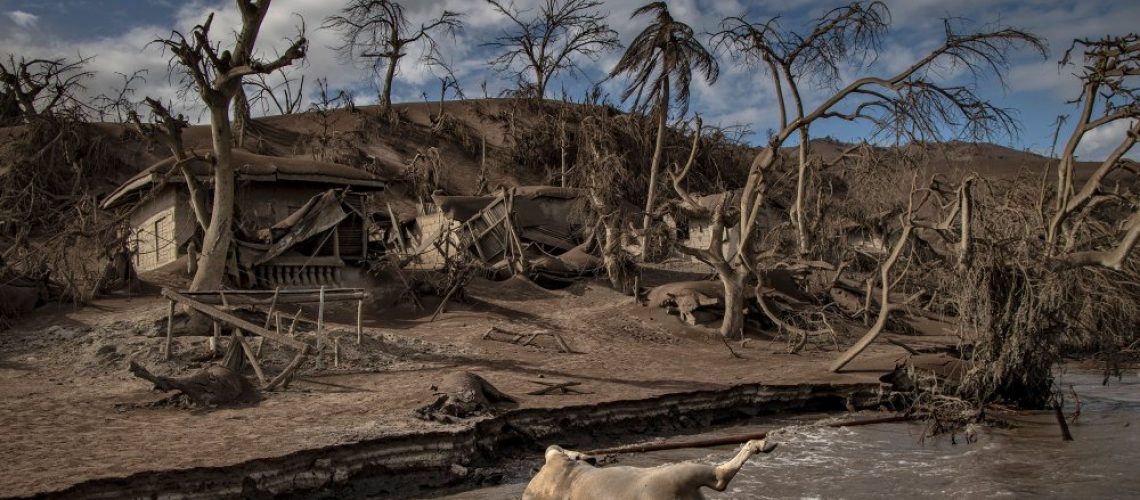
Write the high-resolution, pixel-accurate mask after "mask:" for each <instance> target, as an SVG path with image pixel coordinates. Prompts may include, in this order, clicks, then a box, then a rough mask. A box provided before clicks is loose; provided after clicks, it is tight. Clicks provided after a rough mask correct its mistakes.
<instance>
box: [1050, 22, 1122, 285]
mask: <svg viewBox="0 0 1140 500" xmlns="http://www.w3.org/2000/svg"><path fill="white" fill-rule="evenodd" d="M1078 48H1080V49H1081V50H1083V52H1084V54H1083V55H1084V71H1083V73H1082V74H1081V75H1080V78H1081V81H1082V83H1083V86H1082V89H1081V94H1080V96H1079V97H1078V99H1077V102H1080V103H1081V114H1080V116H1079V118H1078V119H1077V123H1076V124H1075V126H1074V129H1073V132H1072V134H1071V135H1070V136H1069V140H1068V142H1067V143H1066V145H1065V149H1064V151H1063V152H1062V153H1061V157H1060V159H1059V161H1058V163H1057V183H1056V187H1055V192H1054V196H1055V200H1056V202H1055V205H1054V212H1053V215H1052V217H1051V218H1050V221H1049V225H1048V227H1047V229H1046V232H1045V244H1046V254H1047V255H1049V256H1052V257H1054V259H1055V261H1056V262H1057V264H1058V265H1060V266H1061V267H1084V266H1102V267H1107V268H1111V269H1116V270H1120V269H1121V266H1122V265H1123V264H1124V261H1125V259H1126V258H1127V257H1128V254H1129V253H1130V252H1131V251H1132V249H1133V248H1135V246H1136V244H1137V241H1138V240H1140V204H1138V203H1137V202H1136V200H1129V199H1128V198H1127V197H1124V196H1121V195H1120V194H1118V193H1114V192H1111V191H1109V190H1108V189H1107V188H1106V186H1105V181H1106V180H1107V178H1108V176H1109V175H1111V174H1113V173H1115V172H1119V171H1121V170H1123V169H1125V168H1126V166H1127V162H1126V160H1124V156H1125V155H1126V154H1127V153H1128V152H1129V151H1131V150H1132V147H1133V146H1135V145H1136V141H1137V140H1140V102H1138V101H1137V93H1138V92H1140V88H1138V87H1137V85H1136V83H1137V77H1140V35H1136V34H1130V35H1127V36H1124V37H1106V38H1102V39H1099V40H1087V39H1086V40H1077V41H1075V42H1074V43H1073V47H1072V48H1070V49H1069V51H1068V52H1066V54H1065V57H1064V59H1063V60H1062V64H1069V62H1070V58H1071V56H1072V52H1073V51H1074V50H1076V49H1078ZM1097 108H1101V109H1103V110H1104V111H1103V112H1100V113H1096V114H1095V115H1094V109H1097ZM1122 120H1124V121H1129V120H1130V121H1131V124H1130V126H1129V128H1128V130H1127V131H1126V132H1125V133H1124V136H1123V137H1122V138H1121V139H1120V142H1119V143H1118V144H1117V146H1116V147H1115V148H1114V149H1113V150H1112V152H1111V153H1109V155H1108V157H1106V158H1105V159H1104V160H1103V161H1101V162H1100V165H1098V166H1097V168H1096V170H1095V171H1094V172H1093V174H1092V175H1091V176H1090V177H1089V178H1088V180H1086V181H1085V183H1084V184H1083V185H1082V186H1081V187H1080V189H1079V190H1074V185H1073V169H1074V166H1075V164H1076V158H1075V153H1076V149H1077V146H1078V145H1079V144H1080V142H1081V139H1083V138H1084V137H1085V136H1086V135H1087V134H1089V133H1090V132H1093V131H1094V130H1097V129H1099V128H1101V127H1105V126H1108V125H1109V124H1112V123H1115V122H1119V121H1122ZM1133 173H1135V171H1133ZM1111 205H1117V206H1120V205H1124V206H1125V207H1127V206H1128V205H1135V208H1134V209H1133V214H1132V216H1131V217H1129V218H1128V220H1127V221H1126V222H1125V223H1124V225H1123V227H1122V228H1121V229H1122V230H1123V233H1124V234H1123V236H1121V237H1120V238H1119V241H1118V243H1117V244H1116V245H1115V246H1114V247H1112V248H1108V249H1088V250H1082V251H1075V248H1076V247H1077V246H1080V243H1079V242H1078V239H1079V236H1078V234H1077V233H1078V231H1079V230H1080V228H1081V227H1082V226H1084V224H1083V223H1084V222H1085V221H1086V220H1088V218H1089V216H1090V214H1091V213H1092V212H1094V211H1095V210H1104V209H1106V208H1107V207H1108V206H1111ZM1061 239H1063V240H1064V242H1062V241H1060V240H1061Z"/></svg>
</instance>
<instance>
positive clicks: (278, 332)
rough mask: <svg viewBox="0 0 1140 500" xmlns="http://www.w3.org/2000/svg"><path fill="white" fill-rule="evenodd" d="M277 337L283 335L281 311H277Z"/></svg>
mask: <svg viewBox="0 0 1140 500" xmlns="http://www.w3.org/2000/svg"><path fill="white" fill-rule="evenodd" d="M276 317H277V335H281V311H277V314H276Z"/></svg>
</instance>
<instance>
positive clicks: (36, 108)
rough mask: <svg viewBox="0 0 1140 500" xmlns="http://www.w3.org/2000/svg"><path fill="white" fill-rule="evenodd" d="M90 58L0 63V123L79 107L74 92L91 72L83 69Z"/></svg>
mask: <svg viewBox="0 0 1140 500" xmlns="http://www.w3.org/2000/svg"><path fill="white" fill-rule="evenodd" d="M90 61H91V58H83V57H80V58H79V59H77V60H74V61H72V60H69V59H67V58H58V59H26V58H24V57H21V58H19V59H16V56H14V55H9V56H8V62H7V63H5V62H4V61H3V60H0V124H10V123H14V122H18V121H23V122H27V121H28V120H30V119H31V118H32V117H37V116H52V115H53V114H55V113H57V112H58V111H60V110H61V109H62V108H72V109H74V108H82V107H83V105H82V103H80V101H79V99H78V97H77V96H76V92H77V91H80V90H83V89H84V86H83V82H84V81H85V80H87V79H88V78H90V77H91V76H92V75H94V73H92V72H91V71H87V70H86V69H84V68H85V67H86V66H87V63H88V62H90Z"/></svg>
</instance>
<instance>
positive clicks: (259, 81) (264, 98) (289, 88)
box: [246, 68, 305, 115]
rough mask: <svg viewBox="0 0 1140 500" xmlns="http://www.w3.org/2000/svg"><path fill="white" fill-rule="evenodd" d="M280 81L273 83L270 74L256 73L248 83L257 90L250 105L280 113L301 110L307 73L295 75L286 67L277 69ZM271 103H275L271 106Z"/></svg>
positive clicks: (262, 110) (263, 110) (287, 113)
mask: <svg viewBox="0 0 1140 500" xmlns="http://www.w3.org/2000/svg"><path fill="white" fill-rule="evenodd" d="M277 75H278V79H279V80H280V81H278V82H277V83H272V82H271V81H270V76H269V75H264V74H258V75H254V76H253V79H252V80H250V81H249V83H247V84H246V85H249V86H250V87H253V88H254V89H256V91H255V92H254V93H253V96H252V97H250V99H249V103H250V106H260V108H261V112H262V113H265V112H270V111H276V112H277V114H279V115H291V114H293V113H296V112H299V111H301V99H302V98H303V97H304V96H305V75H301V76H300V77H294V76H293V75H290V74H289V72H287V71H285V68H280V69H278V70H277ZM270 104H272V105H273V107H272V108H270Z"/></svg>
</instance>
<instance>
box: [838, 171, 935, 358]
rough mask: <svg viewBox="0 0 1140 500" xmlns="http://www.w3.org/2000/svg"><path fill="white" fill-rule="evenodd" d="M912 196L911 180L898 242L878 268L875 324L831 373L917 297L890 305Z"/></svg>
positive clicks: (911, 218) (909, 221) (907, 236)
mask: <svg viewBox="0 0 1140 500" xmlns="http://www.w3.org/2000/svg"><path fill="white" fill-rule="evenodd" d="M914 194H915V187H914V180H912V181H911V191H910V197H909V198H908V202H907V207H906V213H905V214H903V215H902V216H900V217H899V221H900V222H901V225H902V231H901V232H900V234H899V237H898V240H896V241H895V244H894V246H893V247H891V254H890V255H889V256H888V257H887V260H886V261H885V262H883V264H882V265H880V266H879V315H878V317H877V318H876V319H875V324H874V325H871V329H870V330H867V333H865V334H863V337H862V338H860V339H859V341H858V342H856V343H855V345H853V346H851V347H850V348H849V349H847V351H846V352H844V353H843V354H842V355H840V356H839V358H838V359H836V360H835V362H834V363H832V364H831V371H833V372H837V371H839V370H842V369H843V367H844V366H847V363H850V362H851V360H852V359H855V356H858V355H859V353H861V352H863V350H864V349H866V348H867V346H869V345H871V342H874V341H875V339H876V338H878V337H879V335H880V334H881V333H883V329H884V328H886V327H887V320H889V319H890V316H891V313H892V312H894V311H897V310H898V309H900V308H902V307H903V306H905V305H906V304H907V303H908V302H910V300H911V299H912V298H916V297H917V296H912V297H911V298H908V299H907V300H904V301H903V303H901V304H892V303H891V287H892V285H893V283H895V282H896V281H897V280H895V281H892V280H891V269H892V268H894V266H895V264H896V263H898V261H899V257H900V256H901V255H902V251H903V249H905V248H906V246H907V244H908V243H909V242H910V233H911V231H912V230H913V229H914V210H915V206H914ZM904 272H905V271H904Z"/></svg>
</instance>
